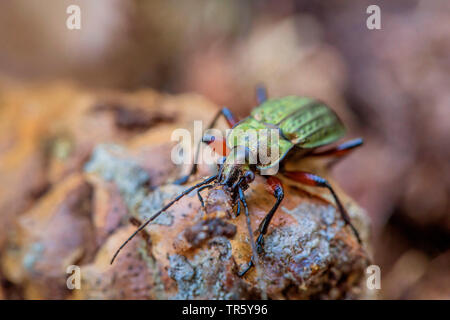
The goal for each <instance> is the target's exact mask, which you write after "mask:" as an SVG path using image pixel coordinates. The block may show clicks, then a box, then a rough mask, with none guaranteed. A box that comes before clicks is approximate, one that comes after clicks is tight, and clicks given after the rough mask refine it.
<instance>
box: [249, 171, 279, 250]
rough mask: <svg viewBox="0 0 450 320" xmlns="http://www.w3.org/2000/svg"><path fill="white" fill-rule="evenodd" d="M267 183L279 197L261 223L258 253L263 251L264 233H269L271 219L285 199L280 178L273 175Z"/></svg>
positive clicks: (257, 244)
mask: <svg viewBox="0 0 450 320" xmlns="http://www.w3.org/2000/svg"><path fill="white" fill-rule="evenodd" d="M266 183H267V189H268V191H269V192H270V194H272V195H273V196H274V197H275V198H276V199H277V201H276V202H275V204H274V206H273V207H272V209H270V211H269V213H268V214H267V215H266V216H265V217H264V219H263V220H262V221H261V223H260V224H259V228H258V230H259V235H258V238H257V239H256V248H257V250H258V253H261V252H262V246H263V245H264V235H265V234H266V233H267V228H268V227H269V224H270V221H271V220H272V217H273V216H274V214H275V212H276V211H277V209H278V207H279V206H280V203H281V201H283V198H284V190H283V185H282V184H281V181H280V179H278V178H277V177H274V176H271V177H269V178H268V179H267V181H266Z"/></svg>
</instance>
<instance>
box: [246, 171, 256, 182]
mask: <svg viewBox="0 0 450 320" xmlns="http://www.w3.org/2000/svg"><path fill="white" fill-rule="evenodd" d="M244 177H245V180H246V181H247V183H250V182H252V181H253V180H255V173H254V172H253V171H246V172H245V174H244Z"/></svg>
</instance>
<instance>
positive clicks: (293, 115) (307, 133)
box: [251, 96, 345, 149]
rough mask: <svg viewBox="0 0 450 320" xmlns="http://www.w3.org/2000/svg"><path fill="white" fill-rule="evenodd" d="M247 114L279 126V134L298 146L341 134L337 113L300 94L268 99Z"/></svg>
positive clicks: (316, 144)
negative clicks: (298, 95) (299, 95)
mask: <svg viewBox="0 0 450 320" xmlns="http://www.w3.org/2000/svg"><path fill="white" fill-rule="evenodd" d="M251 116H252V117H253V118H254V119H256V120H257V121H259V122H262V123H266V124H271V125H275V126H277V127H279V128H280V129H281V132H282V134H283V136H284V137H285V138H286V139H288V140H289V141H291V143H292V144H295V145H297V146H298V147H301V148H305V149H307V148H316V147H320V146H323V145H326V144H329V143H331V142H334V141H336V140H337V139H339V138H341V137H342V136H343V135H344V134H345V128H344V126H343V124H342V122H341V121H340V120H339V118H338V117H337V115H336V114H335V113H334V111H333V110H331V109H330V108H329V107H328V106H327V105H326V104H324V103H322V102H320V101H317V100H314V99H311V98H304V97H295V96H290V97H285V98H281V99H273V100H268V101H266V102H265V103H263V104H261V105H260V106H259V107H257V108H255V109H254V110H253V112H252V113H251Z"/></svg>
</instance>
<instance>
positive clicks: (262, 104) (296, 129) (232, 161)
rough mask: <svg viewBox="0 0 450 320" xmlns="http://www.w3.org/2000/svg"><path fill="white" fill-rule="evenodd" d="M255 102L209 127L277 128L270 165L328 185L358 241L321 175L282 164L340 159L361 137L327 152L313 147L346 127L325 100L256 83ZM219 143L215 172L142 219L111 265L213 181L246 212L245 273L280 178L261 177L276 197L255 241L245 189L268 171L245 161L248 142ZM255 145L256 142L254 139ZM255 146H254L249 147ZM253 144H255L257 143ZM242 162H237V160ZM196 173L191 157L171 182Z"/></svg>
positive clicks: (295, 177)
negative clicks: (245, 112) (222, 150)
mask: <svg viewBox="0 0 450 320" xmlns="http://www.w3.org/2000/svg"><path fill="white" fill-rule="evenodd" d="M256 96H257V101H258V106H257V107H256V108H255V109H254V110H253V111H252V112H251V114H250V115H249V116H248V117H246V118H245V119H243V120H241V121H239V122H238V121H237V120H236V118H235V117H234V116H233V114H232V113H231V112H230V110H228V109H227V108H223V109H221V110H220V111H219V112H218V113H217V114H216V116H215V117H214V118H213V120H212V122H211V124H210V125H209V127H208V129H211V128H213V127H214V126H215V125H216V122H217V120H218V119H219V117H220V116H223V117H224V118H225V119H226V121H227V123H228V125H229V126H230V127H231V128H232V129H233V130H232V131H231V132H233V131H235V130H234V129H239V130H242V131H244V132H245V131H246V130H249V129H256V130H258V129H265V128H272V129H276V130H279V133H280V136H281V138H280V139H279V142H278V143H279V148H278V149H279V154H278V156H277V158H276V161H275V163H271V164H269V165H268V166H273V165H275V164H278V165H279V166H280V172H279V173H280V174H282V175H284V176H285V177H287V178H288V179H292V180H294V181H296V182H299V183H302V184H305V185H309V186H315V187H322V188H327V189H328V190H329V191H330V192H331V195H332V196H333V198H334V200H335V202H336V204H337V207H338V209H339V212H340V214H341V216H342V219H343V220H344V221H345V223H346V224H347V225H348V226H349V227H350V228H351V229H352V231H353V233H354V235H355V237H356V239H357V240H358V242H359V243H361V239H360V237H359V234H358V231H357V230H356V228H355V227H354V226H353V225H352V223H351V221H350V218H349V216H348V214H347V212H346V210H345V208H344V206H343V205H342V203H341V201H340V200H339V198H338V196H337V195H336V193H335V192H334V190H333V188H332V187H331V185H330V184H329V183H328V181H327V180H325V179H324V178H322V177H320V176H317V175H315V174H313V173H310V172H303V171H287V170H285V169H284V168H283V162H284V161H283V160H284V159H287V158H288V156H292V155H297V156H299V155H300V157H309V156H336V157H341V156H344V155H345V154H347V153H348V152H349V151H351V150H353V149H354V148H356V147H358V146H361V145H362V143H363V141H362V139H361V138H357V139H354V140H350V141H347V142H344V143H343V144H340V145H338V146H336V147H333V148H329V149H328V150H321V151H318V150H316V148H318V147H321V146H324V145H327V144H330V143H332V142H334V141H336V140H337V139H339V138H341V137H342V136H343V135H344V132H345V128H344V126H343V124H342V122H341V121H340V119H339V118H338V116H337V115H336V114H335V113H334V111H333V110H331V109H330V108H329V107H328V106H327V105H326V104H324V103H322V102H320V101H318V100H315V99H311V98H305V97H297V96H289V97H284V98H280V99H269V100H268V99H267V92H266V89H265V88H264V87H258V88H257V90H256ZM226 140H227V141H220V142H221V143H225V144H226V145H227V146H228V149H229V152H228V153H226V154H223V156H224V158H223V161H222V163H221V164H220V165H219V171H218V174H215V175H213V176H211V177H209V178H207V179H205V180H203V181H202V182H200V183H198V184H196V185H194V186H192V187H190V188H188V189H186V190H185V191H184V192H182V193H181V194H180V195H178V196H177V197H176V198H175V199H173V200H172V201H171V202H169V203H168V204H167V205H166V206H164V207H163V208H162V209H161V210H159V211H158V212H156V213H155V214H154V215H153V216H152V217H150V218H149V219H148V220H147V221H146V222H144V223H143V224H142V225H141V226H140V227H139V228H138V229H137V230H136V231H135V232H134V233H133V234H132V235H131V236H130V237H129V238H128V239H127V240H126V241H125V242H124V243H123V244H122V245H121V246H120V248H119V249H118V250H117V251H116V253H115V254H114V256H113V258H112V260H111V263H113V261H114V259H115V258H116V257H117V255H118V253H119V252H120V250H121V249H122V248H123V247H124V246H125V245H126V244H127V243H128V242H129V241H130V240H131V239H132V238H133V237H134V236H135V235H136V234H137V233H138V232H139V231H141V230H143V229H144V228H145V227H146V226H147V225H148V224H149V223H150V222H152V221H153V220H155V219H156V218H157V217H158V216H159V215H160V214H161V213H162V212H164V211H165V210H167V209H168V208H169V207H171V206H172V205H173V204H174V203H175V202H177V201H178V200H179V199H181V198H182V197H183V196H185V195H187V194H189V193H190V192H191V191H193V190H195V189H198V190H197V192H198V195H199V199H200V201H201V202H202V206H203V205H204V203H203V200H202V198H201V196H200V191H201V190H204V189H206V188H211V187H213V186H215V185H220V186H222V187H223V188H224V189H225V190H227V191H228V192H230V193H231V194H232V199H234V200H235V204H237V215H238V214H239V212H240V211H241V203H242V206H243V207H244V211H245V215H246V217H247V226H248V229H249V230H248V231H249V237H250V242H251V245H252V252H253V256H252V259H251V260H250V262H249V263H248V265H247V267H246V268H245V269H244V270H243V271H242V272H240V274H239V275H240V276H243V275H244V274H245V273H246V272H247V271H248V270H249V269H250V268H251V267H252V266H253V265H254V263H257V262H258V254H259V253H261V252H262V247H263V244H264V238H263V237H264V235H265V234H266V232H267V229H268V226H269V224H270V221H271V219H272V217H273V215H274V214H275V212H276V210H277V209H278V207H279V205H280V203H281V202H282V200H283V197H284V192H283V186H282V184H281V181H280V179H278V178H277V177H276V176H275V175H269V176H264V177H265V178H266V183H267V187H268V190H269V191H270V193H271V194H272V195H273V196H274V197H275V198H276V202H275V205H274V206H273V207H272V209H271V210H270V211H269V213H268V214H267V215H266V216H265V217H264V219H263V220H262V221H261V223H260V225H259V227H258V232H259V235H258V237H257V239H256V241H253V236H252V231H251V228H250V220H249V219H250V218H249V212H248V206H247V202H246V199H245V195H244V191H245V190H246V189H247V188H248V187H249V184H250V183H251V182H252V181H253V180H254V178H255V173H258V174H259V173H260V172H261V170H262V169H267V167H268V166H267V165H266V166H264V165H263V164H261V163H256V164H250V163H249V162H248V159H249V153H251V150H250V149H252V146H250V147H249V146H248V145H245V146H244V145H242V144H240V143H239V142H236V141H239V139H237V140H236V139H233V142H230V141H229V139H226ZM203 142H205V143H207V144H210V143H212V142H217V139H216V138H215V137H208V138H206V137H205V138H204V140H203ZM257 143H258V142H257ZM253 147H255V146H253ZM256 148H257V146H256ZM199 150H200V148H198V149H197V154H196V160H197V158H198V153H199ZM236 160H240V161H236ZM196 172H197V161H194V165H193V166H192V168H191V170H190V172H189V174H187V175H186V176H184V177H182V178H180V179H178V180H177V181H175V183H176V184H184V183H186V182H187V181H188V179H189V177H190V176H192V175H194V174H195V173H196Z"/></svg>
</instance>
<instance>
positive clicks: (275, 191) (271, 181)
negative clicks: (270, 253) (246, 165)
mask: <svg viewBox="0 0 450 320" xmlns="http://www.w3.org/2000/svg"><path fill="white" fill-rule="evenodd" d="M267 187H268V188H267V189H268V191H269V192H270V193H271V194H272V195H273V196H274V197H275V198H277V201H276V202H275V205H274V206H273V207H272V209H271V210H270V211H269V213H268V214H267V215H266V216H265V217H264V219H263V220H262V221H261V223H260V224H259V227H258V231H259V235H258V238H257V239H256V252H257V254H259V253H261V252H262V246H263V244H264V235H265V234H266V233H267V229H268V227H269V224H270V221H271V220H272V218H273V216H274V214H275V212H276V211H277V209H278V207H279V206H280V203H281V201H283V198H284V190H283V185H282V184H281V181H280V179H278V178H276V177H274V176H271V177H269V178H268V179H267ZM252 267H253V256H252V259H251V260H250V262H249V263H248V264H247V267H246V268H245V269H244V270H243V271H242V272H241V273H239V276H240V277H242V276H243V275H244V274H246V273H247V272H248V271H249V270H250V269H251V268H252Z"/></svg>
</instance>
